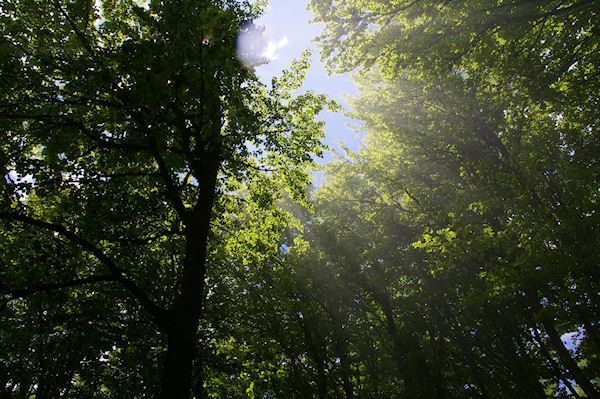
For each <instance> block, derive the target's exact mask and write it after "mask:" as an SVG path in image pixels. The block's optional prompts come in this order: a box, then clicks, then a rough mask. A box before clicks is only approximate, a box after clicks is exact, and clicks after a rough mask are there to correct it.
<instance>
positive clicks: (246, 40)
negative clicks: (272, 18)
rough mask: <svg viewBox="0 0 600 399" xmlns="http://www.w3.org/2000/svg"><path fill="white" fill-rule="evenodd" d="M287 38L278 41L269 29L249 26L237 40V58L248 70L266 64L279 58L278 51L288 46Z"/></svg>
mask: <svg viewBox="0 0 600 399" xmlns="http://www.w3.org/2000/svg"><path fill="white" fill-rule="evenodd" d="M288 42H289V41H288V38H287V36H283V37H282V38H280V39H276V38H274V37H273V35H271V33H270V31H269V29H268V28H266V27H263V26H256V25H254V24H247V25H246V26H244V27H243V28H242V30H241V31H240V33H239V35H238V39H237V50H236V52H237V56H238V59H239V60H240V62H241V63H242V64H243V65H244V66H246V67H247V68H254V67H256V66H259V65H262V64H266V63H268V62H270V61H273V60H276V59H277V58H278V57H279V53H278V50H279V49H281V48H283V47H285V46H286V45H287V44H288Z"/></svg>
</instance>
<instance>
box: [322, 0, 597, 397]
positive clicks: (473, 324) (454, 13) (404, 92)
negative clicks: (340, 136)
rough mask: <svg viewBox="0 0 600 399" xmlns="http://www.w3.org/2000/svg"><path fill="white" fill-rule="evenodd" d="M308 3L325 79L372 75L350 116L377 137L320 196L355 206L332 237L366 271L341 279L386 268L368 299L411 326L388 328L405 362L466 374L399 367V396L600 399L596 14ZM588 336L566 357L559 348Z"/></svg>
mask: <svg viewBox="0 0 600 399" xmlns="http://www.w3.org/2000/svg"><path fill="white" fill-rule="evenodd" d="M311 6H312V8H313V10H314V11H315V14H316V20H317V21H318V22H324V23H325V24H326V27H325V30H324V33H323V34H322V36H321V39H320V40H321V44H322V46H323V53H322V54H323V56H324V58H327V59H328V60H329V61H331V65H332V70H334V71H350V70H353V69H354V68H357V67H359V68H362V69H361V72H360V76H358V77H357V78H356V79H357V82H358V84H359V87H360V90H361V95H360V97H358V98H356V99H354V101H353V102H352V111H351V115H352V116H354V117H355V118H357V119H360V120H362V121H364V122H365V130H366V131H367V132H368V135H367V141H366V142H367V146H366V148H365V149H364V150H362V151H361V152H359V154H358V155H357V156H355V157H354V158H353V159H352V162H340V163H339V165H338V166H336V167H335V168H337V169H334V168H333V167H332V169H331V170H332V174H331V182H332V183H331V184H330V186H328V187H326V188H325V189H324V190H323V191H324V192H325V193H326V194H324V196H323V198H324V201H325V202H330V204H331V205H328V207H329V208H331V209H335V208H336V207H338V206H339V205H337V203H336V202H335V201H330V199H331V198H336V199H337V201H338V202H339V201H352V202H355V203H356V204H357V205H355V208H353V209H356V210H355V211H354V210H353V212H356V215H355V216H354V217H350V219H351V220H353V223H352V224H350V223H345V224H340V225H337V227H336V229H337V231H339V232H340V233H338V234H339V238H338V240H339V241H345V240H348V238H347V234H351V235H352V236H354V237H355V238H354V239H355V240H356V241H354V243H353V244H352V245H353V246H355V247H357V248H359V249H358V250H357V251H356V252H353V255H349V256H347V259H356V261H355V262H348V261H343V262H339V263H337V264H336V265H335V266H334V267H337V268H339V269H348V268H350V266H351V265H354V266H353V267H354V268H355V269H356V270H360V274H355V275H357V277H356V280H357V281H360V280H362V281H364V284H365V285H366V284H367V282H368V281H369V279H370V278H372V277H371V276H369V274H370V273H372V272H369V271H368V270H369V269H372V268H375V267H376V268H378V269H379V270H380V271H381V272H378V273H379V274H380V275H381V278H380V279H379V280H376V281H378V282H380V283H379V284H373V285H372V287H373V288H375V289H373V288H370V287H369V288H370V291H371V295H373V297H374V298H375V299H376V302H378V304H379V306H380V308H381V310H382V311H384V308H385V307H386V305H385V302H386V301H385V296H383V297H382V296H381V293H383V294H386V295H387V296H388V297H392V298H394V299H395V300H393V301H391V306H390V307H389V308H391V309H389V310H388V312H387V313H388V314H387V315H386V317H385V319H386V320H401V322H402V323H404V325H402V323H397V324H396V325H394V324H393V323H388V325H389V326H390V327H389V328H388V333H389V335H390V337H392V336H393V335H394V334H396V333H394V332H393V331H394V330H395V331H401V332H400V333H399V334H396V335H398V336H400V337H401V336H403V335H405V336H407V337H409V338H410V336H411V335H412V339H413V341H411V340H410V339H409V340H406V341H405V342H407V344H404V345H398V347H399V348H400V350H399V351H398V352H399V353H400V355H401V356H404V358H405V359H411V360H410V361H409V364H411V365H414V364H417V365H419V364H420V365H422V366H424V368H425V369H432V368H433V367H434V366H433V365H434V364H443V363H444V362H445V361H448V363H449V364H451V365H452V367H454V368H456V367H457V365H459V364H460V365H464V369H465V370H466V371H468V372H466V373H463V372H460V371H457V372H455V373H447V374H438V375H437V376H436V375H433V376H428V377H424V378H426V379H427V381H422V383H424V384H425V383H429V384H431V382H435V383H437V384H438V385H437V386H431V385H419V384H416V386H417V387H419V389H423V390H424V389H428V388H432V389H433V388H434V387H435V389H436V390H434V391H432V392H429V393H428V392H426V391H423V390H422V391H420V392H419V391H418V390H417V391H414V392H411V391H412V389H413V388H412V387H411V386H409V383H410V381H411V380H410V378H411V376H410V373H407V372H406V371H405V370H406V368H405V367H404V368H403V367H402V364H401V363H398V367H397V370H396V372H397V373H398V375H399V376H400V378H401V379H402V381H403V384H402V385H403V388H402V392H404V393H405V394H407V395H408V396H410V395H413V396H414V395H419V394H421V395H424V396H428V397H430V396H433V395H438V396H440V395H441V396H454V395H463V396H467V397H468V396H469V395H473V392H474V395H481V396H484V397H494V396H501V397H520V396H522V395H523V392H528V396H529V395H530V396H536V397H541V396H544V395H546V394H547V393H552V394H553V393H555V392H556V390H557V389H558V390H562V391H563V392H562V394H563V395H579V394H580V390H582V391H584V392H585V394H586V395H587V396H590V397H596V396H597V395H598V388H597V386H596V384H595V383H594V381H597V377H598V369H597V368H596V366H593V365H592V364H593V363H594V360H593V359H595V358H596V357H597V353H598V350H599V349H600V347H597V346H596V344H593V342H594V341H596V338H595V337H596V336H597V332H596V330H597V328H596V326H597V322H598V321H597V317H593V316H592V317H591V318H590V315H592V314H595V313H596V309H597V299H598V296H597V287H596V281H597V278H596V274H597V272H598V269H597V267H595V266H594V264H595V263H597V262H596V261H595V259H597V257H598V255H599V253H598V251H597V243H598V240H599V238H598V234H597V229H596V228H595V227H593V226H595V225H597V223H598V220H597V214H598V211H597V195H598V194H597V186H598V185H597V182H598V174H597V171H598V168H597V167H596V166H597V155H592V154H596V153H597V149H598V134H597V129H596V126H597V123H598V112H597V102H598V96H597V87H598V76H597V73H596V72H597V65H598V63H597V61H598V59H597V57H598V52H597V48H598V47H597V46H598V41H597V40H595V39H594V38H593V33H592V32H595V31H597V29H598V28H597V20H598V19H597V18H598V17H597V16H598V8H597V7H598V5H597V4H596V3H594V2H588V1H572V2H559V1H556V2H554V1H550V2H529V1H506V2H499V3H498V2H442V1H439V2H438V1H431V2H430V1H427V2H412V1H406V2H402V1H400V2H387V3H382V2H376V1H362V0H358V1H348V2H344V3H343V4H333V3H331V2H328V1H319V0H314V1H312V2H311ZM348 182H351V183H348ZM325 190H327V191H325ZM328 197H329V199H328ZM339 213H340V210H339V209H338V210H335V211H334V212H331V213H327V216H321V217H322V218H323V219H324V220H326V221H327V220H328V221H330V222H331V223H333V224H336V223H335V220H337V219H339V218H340V216H338V215H339ZM380 215H385V216H383V217H381V219H380ZM375 220H377V222H375V223H374V221H375ZM369 225H371V227H368V226H369ZM355 226H360V227H359V228H360V229H361V230H360V231H361V232H360V233H356V231H354V230H355V229H357V228H356V227H355ZM357 230H358V229H357ZM401 231H406V232H408V234H405V235H404V236H403V238H401V239H399V238H398V236H396V235H392V233H393V232H401ZM358 237H361V238H362V237H367V238H366V240H365V239H361V238H358ZM392 237H393V238H392ZM365 241H366V242H365ZM377 248H379V249H377ZM383 248H385V249H383ZM592 248H596V249H592ZM592 259H594V260H592ZM378 273H374V274H378ZM360 275H364V276H363V277H360ZM381 286H383V287H384V289H383V290H381V289H379V288H378V287H381ZM377 290H379V291H380V295H379V298H380V299H379V301H377V298H376V294H377ZM585 326H587V327H585ZM392 327H394V328H392ZM578 330H579V331H583V335H584V338H583V343H582V344H580V345H579V347H578V349H577V351H576V353H575V354H574V353H572V352H569V350H568V349H567V348H566V346H565V344H564V343H563V341H562V339H561V336H562V335H563V334H564V333H567V332H573V331H578ZM415 337H416V338H415ZM398 342H401V341H398ZM413 348H417V350H415V351H413ZM411 352H416V353H415V354H414V356H412V355H411V356H409V354H410V353H411ZM573 381H574V382H575V383H573ZM413 386H415V385H413ZM557 387H559V388H557ZM561 387H562V388H561ZM565 391H566V392H565ZM569 391H570V392H569Z"/></svg>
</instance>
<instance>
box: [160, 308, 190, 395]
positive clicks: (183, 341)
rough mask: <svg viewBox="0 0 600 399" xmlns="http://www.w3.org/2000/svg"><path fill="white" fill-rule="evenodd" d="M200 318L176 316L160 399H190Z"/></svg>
mask: <svg viewBox="0 0 600 399" xmlns="http://www.w3.org/2000/svg"><path fill="white" fill-rule="evenodd" d="M197 330H198V318H195V319H194V318H193V317H189V316H188V315H186V314H179V315H176V316H175V317H174V318H173V319H172V325H171V327H170V329H169V332H168V349H167V357H166V359H165V362H164V365H163V381H162V386H161V392H160V396H159V398H161V399H168V398H169V399H170V398H177V399H180V398H181V399H183V398H186V399H187V398H189V397H190V390H191V385H192V365H193V361H194V358H195V356H196V340H197V337H196V335H197V333H196V332H197Z"/></svg>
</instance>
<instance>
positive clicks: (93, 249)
mask: <svg viewBox="0 0 600 399" xmlns="http://www.w3.org/2000/svg"><path fill="white" fill-rule="evenodd" d="M0 219H5V220H12V221H17V222H21V223H25V224H28V225H30V226H35V227H40V228H42V229H45V230H48V231H53V232H55V233H58V234H59V235H60V236H62V237H64V238H66V239H67V240H68V241H70V242H72V243H73V244H76V245H78V246H80V247H81V248H83V249H84V250H85V251H86V252H89V253H90V254H92V255H94V256H95V257H96V258H97V259H98V260H99V261H100V262H102V264H103V265H104V266H106V267H107V268H108V270H109V271H110V273H111V274H110V275H111V276H112V278H113V279H114V281H116V282H118V283H120V284H121V285H122V286H123V287H124V288H126V289H127V290H128V291H129V292H130V293H131V294H132V295H133V296H134V297H135V298H136V299H137V300H138V301H139V302H140V303H141V304H142V306H143V307H144V309H145V310H146V311H147V312H148V313H149V314H150V315H151V316H153V317H154V318H155V321H156V323H157V324H158V325H159V326H161V327H164V325H165V316H166V311H165V310H164V309H162V308H161V307H159V306H158V305H156V304H155V303H154V302H153V301H152V300H151V299H150V298H149V297H148V295H146V293H145V292H144V291H143V290H142V289H141V288H140V287H139V286H138V285H137V284H136V283H135V282H134V281H133V280H131V279H129V278H128V277H127V275H126V274H125V271H124V270H123V269H121V268H120V267H119V266H117V265H116V264H115V262H114V261H113V260H112V259H111V258H110V257H109V256H108V255H106V254H105V253H104V251H102V250H101V249H100V248H98V247H97V246H95V245H94V244H92V243H91V242H89V241H87V240H86V239H84V238H83V237H80V236H78V235H77V234H75V233H73V232H71V231H69V230H67V229H66V228H65V227H64V226H62V225H59V224H54V223H49V222H45V221H42V220H39V219H34V218H31V217H29V216H26V215H22V214H19V213H16V212H0Z"/></svg>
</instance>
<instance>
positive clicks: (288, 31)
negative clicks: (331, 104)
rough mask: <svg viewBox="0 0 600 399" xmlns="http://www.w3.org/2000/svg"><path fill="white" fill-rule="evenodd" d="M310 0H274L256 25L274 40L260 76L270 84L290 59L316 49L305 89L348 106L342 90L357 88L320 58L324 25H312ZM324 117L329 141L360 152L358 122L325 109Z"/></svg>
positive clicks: (259, 69) (351, 91) (329, 156)
mask: <svg viewBox="0 0 600 399" xmlns="http://www.w3.org/2000/svg"><path fill="white" fill-rule="evenodd" d="M307 3H308V2H307V1H304V0H287V1H286V0H271V1H270V4H269V6H268V7H267V10H266V13H265V15H264V16H263V17H262V18H260V19H259V20H258V21H255V23H256V25H258V26H264V27H265V28H266V30H265V39H266V40H267V42H268V43H270V44H271V45H270V48H268V50H269V53H270V54H269V56H271V57H273V58H272V59H271V62H270V63H269V64H266V65H261V66H259V67H257V68H256V72H257V73H258V75H259V76H260V78H261V79H262V80H263V81H264V82H265V83H267V84H270V81H271V78H272V77H273V76H278V75H280V74H281V71H282V70H284V69H286V68H287V67H289V65H290V62H291V61H292V60H293V59H295V58H299V57H300V55H301V54H302V52H303V51H304V50H306V49H310V50H311V51H312V66H311V68H310V70H309V71H308V73H307V74H306V81H305V83H304V86H303V90H314V91H315V92H316V93H324V94H327V95H328V96H329V97H330V98H333V99H335V100H337V101H338V102H339V103H340V104H341V105H342V106H344V107H346V103H345V102H344V100H343V96H342V93H348V94H354V93H356V89H355V87H354V84H353V83H352V82H351V80H350V77H349V75H331V76H329V75H328V74H327V72H326V71H325V68H324V67H323V64H322V63H321V62H320V60H319V49H318V46H317V44H316V43H315V42H313V41H312V39H313V38H314V37H316V36H317V35H318V34H319V32H320V31H321V29H322V25H321V24H311V23H310V20H311V19H312V14H311V13H310V12H309V11H307V10H306V6H307ZM321 117H322V119H323V120H324V121H325V122H326V123H327V126H326V128H325V129H326V142H327V144H328V145H329V146H330V147H332V148H334V149H337V150H338V151H339V147H338V146H337V145H336V144H335V143H336V142H342V143H344V144H345V145H346V146H347V147H348V148H350V149H351V150H353V151H356V150H357V149H358V147H359V142H360V141H359V138H358V137H357V136H356V134H355V133H354V132H353V130H352V129H351V128H350V127H349V126H348V125H351V124H356V122H354V121H352V120H351V119H349V118H346V117H345V116H343V115H341V114H339V113H338V114H334V113H332V112H324V113H323V114H322V116H321ZM333 159H334V157H333V154H332V153H331V152H328V153H326V154H325V156H324V158H323V159H322V160H320V161H319V162H328V161H331V160H333Z"/></svg>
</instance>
